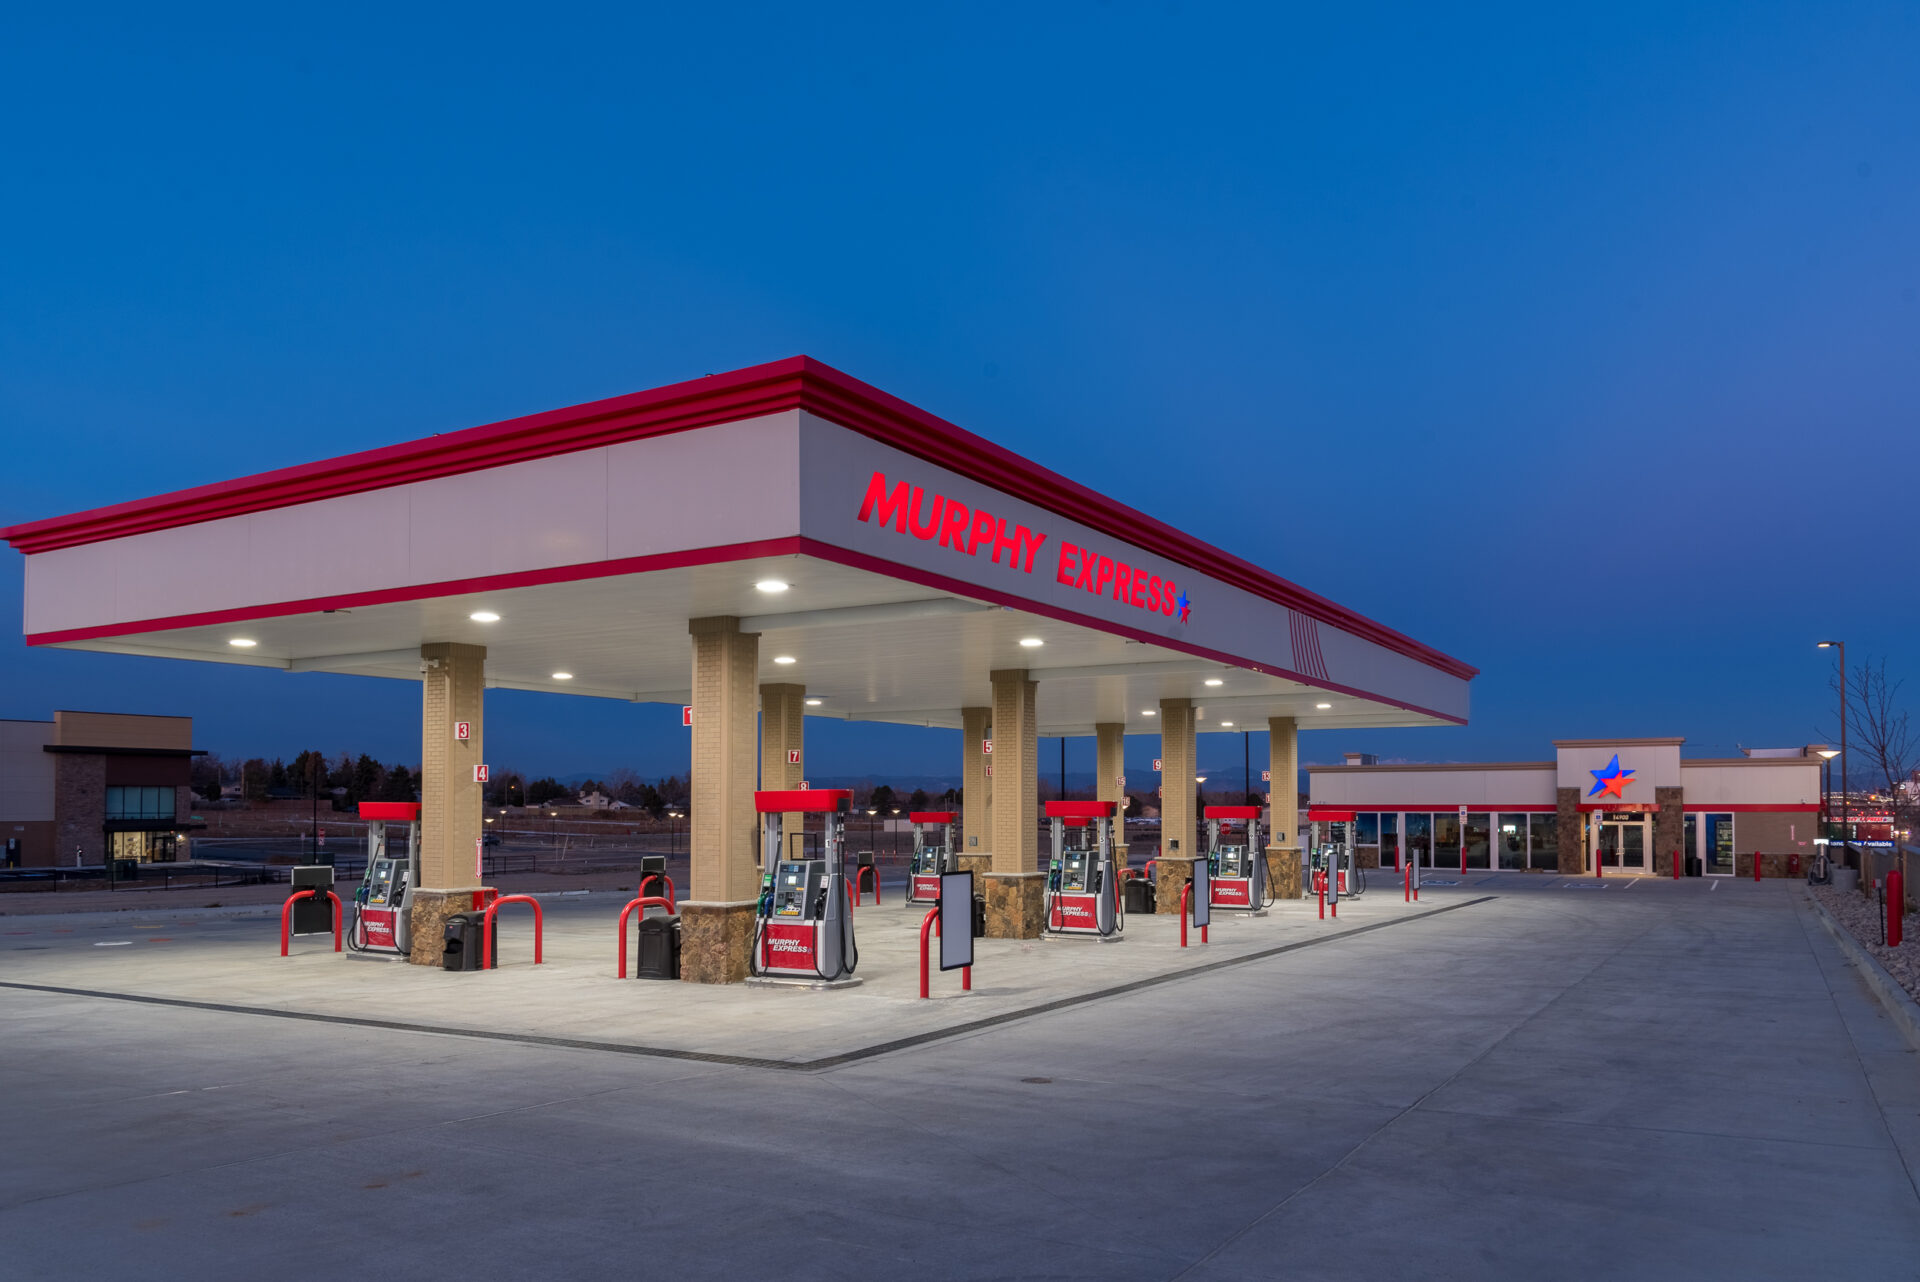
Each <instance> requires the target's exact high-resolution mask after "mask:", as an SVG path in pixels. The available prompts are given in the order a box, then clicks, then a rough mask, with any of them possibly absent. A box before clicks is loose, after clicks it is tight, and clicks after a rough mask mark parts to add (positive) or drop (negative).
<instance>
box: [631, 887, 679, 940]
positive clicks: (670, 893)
mask: <svg viewBox="0 0 1920 1282" xmlns="http://www.w3.org/2000/svg"><path fill="white" fill-rule="evenodd" d="M650 881H664V882H666V883H667V911H668V912H676V911H678V910H677V909H676V908H674V906H673V905H674V901H675V898H676V896H675V894H674V889H673V878H671V877H669V876H667V874H665V873H663V872H650V873H648V874H647V875H646V876H644V877H642V878H641V879H640V884H639V885H638V886H635V887H634V888H633V893H634V894H636V895H644V894H646V893H647V883H648V882H650ZM635 902H638V901H635ZM623 938H624V936H623Z"/></svg>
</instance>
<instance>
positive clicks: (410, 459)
mask: <svg viewBox="0 0 1920 1282" xmlns="http://www.w3.org/2000/svg"><path fill="white" fill-rule="evenodd" d="M790 409H804V410H806V411H808V412H809V413H812V414H816V415H818V416H820V417H821V418H824V419H828V420H830V421H832V422H835V423H838V424H840V425H841V426H843V427H846V428H849V429H851V430H853V431H856V432H859V433H860V434H862V435H863V436H869V437H872V438H873V439H874V440H877V441H881V442H883V443H885V444H887V445H891V446H893V447H894V448H896V449H900V450H904V451H906V452H907V453H909V454H912V455H915V456H916V457H918V458H922V459H925V460H926V461H927V462H929V463H934V464H937V465H939V466H941V467H944V468H948V469H950V470H952V471H955V472H958V473H960V474H961V475H963V476H968V477H971V478H973V479H974V480H977V481H980V482H983V483H984V484H987V485H991V486H994V487H995V488H997V489H1000V490H1002V491H1004V492H1006V493H1008V494H1012V495H1014V496H1016V497H1018V498H1022V499H1025V500H1027V501H1028V502H1031V503H1034V504H1036V505H1038V506H1040V507H1043V508H1045V509H1047V510H1048V511H1051V512H1055V513H1058V514H1059V515H1061V516H1064V517H1067V518H1068V519H1070V520H1074V521H1078V522H1080V523H1081V524H1083V525H1087V526H1089V527H1091V528H1093V529H1096V530H1099V531H1101V532H1102V533H1105V534H1109V535H1111V536H1113V537H1114V538H1117V539H1122V540H1125V541H1127V542H1129V543H1132V544H1135V545H1136V546H1138V547H1141V548H1144V549H1146V550H1147V551H1150V552H1154V553H1157V554H1158V555H1161V556H1164V557H1167V558H1168V559H1170V560H1172V561H1175V562H1177V563H1179V564H1181V565H1185V566H1187V567H1190V568H1192V569H1194V570H1198V571H1200V572H1201V573H1203V574H1207V575H1210V576H1211V577H1213V578H1216V579H1219V580H1220V581H1221V582H1223V583H1227V584H1230V585H1232V586H1234V587H1236V588H1240V589H1242V590H1243V591H1247V592H1251V593H1253V594H1254V595H1255V596H1259V597H1262V598H1264V599H1266V600H1269V601H1273V602H1275V603H1276V604H1279V605H1284V606H1286V607H1287V608H1289V609H1292V610H1297V611H1299V612H1300V613H1302V614H1306V615H1309V616H1311V617H1313V618H1316V619H1319V620H1321V621H1323V622H1325V623H1328V624H1331V625H1332V626H1334V627H1337V628H1341V629H1343V630H1345V631H1347V632H1351V633H1353V634H1354V635H1355V636H1358V637H1360V638H1362V639H1363V640H1366V641H1370V642H1373V643H1374V644H1375V645H1379V646H1383V647H1385V648H1386V649H1389V650H1392V651H1394V652H1395V653H1398V654H1404V655H1406V656H1407V657H1409V658H1412V659H1415V660H1418V661H1419V662H1421V663H1424V664H1426V665H1428V666H1429V667H1433V668H1437V669H1439V670H1440V671H1442V672H1445V673H1447V674H1449V675H1451V676H1455V677H1459V678H1461V679H1462V680H1470V679H1472V678H1473V677H1475V676H1477V675H1479V669H1477V668H1474V667H1473V666H1471V665H1469V664H1467V663H1463V662H1461V661H1460V660H1459V659H1455V658H1453V657H1452V656H1450V655H1447V654H1443V653H1441V652H1440V651H1438V650H1436V649H1434V648H1433V647H1431V646H1428V645H1424V644H1422V643H1421V642H1418V641H1415V640H1414V639H1413V638H1411V637H1409V636H1406V635H1405V634H1403V633H1400V632H1396V631H1394V630H1393V629H1392V628H1389V627H1387V626H1385V625H1384V624H1380V623H1376V622H1374V621H1373V620H1372V619H1369V618H1367V617H1365V616H1364V615H1361V614H1357V613H1355V612H1354V611H1352V610H1349V609H1347V608H1346V607H1344V606H1341V605H1338V604H1336V603H1334V602H1332V601H1330V600H1328V599H1327V598H1325V597H1323V596H1320V595H1319V594H1318V593H1314V592H1309V591H1308V590H1306V589H1305V588H1302V587H1300V586H1299V585H1298V584H1295V583H1291V582H1289V581H1287V580H1286V579H1282V578H1280V577H1279V576H1278V575H1275V574H1270V573H1268V572H1267V571H1265V570H1263V569H1261V568H1260V567H1259V566H1257V565H1254V564H1253V563H1252V562H1250V561H1247V560H1245V559H1243V558H1241V557H1237V556H1234V555H1232V554H1231V553H1228V552H1223V551H1221V550H1220V549H1218V548H1216V547H1213V546H1212V545H1210V544H1207V543H1203V542H1201V541H1200V540H1199V539H1196V538H1194V537H1193V536H1191V535H1188V534H1183V533H1182V532H1180V531H1179V530H1176V529H1174V528H1173V527H1172V526H1170V525H1168V524H1166V523H1165V522H1163V521H1158V520H1155V519H1154V518H1153V517H1150V516H1147V515H1146V514H1145V513H1142V512H1138V511H1136V510H1135V509H1133V508H1130V507H1128V506H1126V505H1125V504H1123V503H1116V502H1114V501H1113V500H1112V499H1109V498H1106V497H1104V496H1102V495H1100V494H1097V493H1095V492H1094V491H1093V490H1090V489H1088V488H1087V487H1086V486H1084V485H1080V484H1078V483H1076V482H1074V481H1070V480H1068V479H1067V478H1065V477H1063V476H1061V475H1059V474H1058V473H1056V472H1052V471H1050V470H1048V469H1047V468H1044V467H1041V466H1039V465H1038V464H1036V463H1032V462H1029V461H1027V460H1026V459H1023V458H1021V457H1020V456H1018V455H1016V454H1014V453H1013V452H1012V451H1010V450H1007V449H1004V448H1003V447H1001V446H998V445H995V444H994V443H993V442H991V441H988V440H985V439H984V438H982V437H979V436H976V435H974V434H973V433H971V432H968V431H964V430H963V429H961V428H959V427H956V426H954V425H953V424H952V423H949V422H947V421H946V420H945V419H941V418H937V417H935V416H934V415H932V414H929V413H927V412H926V411H925V410H922V409H918V408H916V407H915V406H912V405H909V404H908V403H907V402H905V401H903V400H901V399H899V398H898V397H895V396H890V395H888V394H887V393H885V392H883V391H881V390H879V389H878V388H876V387H870V386H868V385H867V384H865V383H862V382H861V381H860V380H859V379H856V378H853V377H851V376H850V375H847V374H843V373H841V372H840V371H839V370H836V369H834V368H832V367H831V366H828V365H823V364H821V363H820V362H819V361H816V360H814V359H812V358H811V357H807V356H794V357H789V358H788V359H786V360H782V361H774V362H772V363H770V364H766V365H755V366H752V367H750V368H747V369H741V370H734V371H732V372H731V373H727V374H716V375H713V376H712V377H709V378H703V379H697V380H694V381H691V382H686V383H675V384H672V385H670V386H667V387H660V388H655V389H653V390H651V391H646V392H636V393H634V394H632V395H629V396H619V397H614V398H612V399H610V400H604V401H592V402H589V403H587V404H585V405H575V406H570V407H568V408H566V409H558V410H549V411H547V412H545V413H541V414H531V415H527V416H525V417H523V418H515V419H508V420H506V421H504V422H500V423H492V424H488V425H486V426H484V427H473V428H468V429H466V430H464V431H459V432H449V433H446V434H444V435H440V436H434V437H429V438H427V439H425V440H418V441H408V442H405V443H403V444H400V445H389V446H384V447H382V448H380V449H376V450H365V451H362V452H361V453H358V454H348V455H344V456H342V457H340V458H334V459H324V460H321V461H319V462H314V463H304V464H301V465H300V466H298V467H288V468H281V469H279V470H278V471H273V472H263V473H260V474H258V475H256V476H248V477H240V478H237V479H235V480H231V481H221V482H218V483H216V484H213V485H202V486H198V487H196V488H193V489H188V490H179V491H176V492H174V493H172V494H162V495H157V496H155V497H152V498H145V499H136V500H134V501H132V502H128V503H118V504H115V505H113V506H111V507H103V508H94V509H92V510H90V511H85V512H75V513H72V514H69V515H66V516H56V517H49V518H46V519H44V520H39V521H28V522H26V523H24V524H21V525H15V526H10V527H8V528H6V529H4V530H0V536H4V537H5V538H6V539H7V541H8V542H10V543H11V544H12V545H13V546H14V547H16V548H18V549H19V550H20V551H22V552H24V553H27V554H28V555H33V554H35V553H39V552H50V551H53V550H55V549H57V548H64V547H74V546H77V545H79V544H85V543H98V542H100V541H102V540H104V539H114V538H122V537H125V536H127V535H132V534H142V533H147V532H150V531H153V530H163V529H171V528H174V527H176V526H182V525H194V524H198V523H199V522H202V521H212V520H217V519H219V518H222V517H229V516H240V515H244V514H245V513H248V512H260V511H266V510H269V509H272V508H281V507H291V506H293V505H295V504H299V503H309V502H313V501H315V500H318V499H325V498H333V497H337V496H339V495H343V494H358V493H363V492H366V491H369V490H380V489H386V488H388V487H390V486H395V485H406V484H410V483H413V482H416V481H425V480H431V479H433V478H435V477H441V476H452V475H456V474H459V473H463V472H475V471H480V470H482V469H484V468H490V467H501V466H504V465H506V464H509V463H520V462H525V461H527V460H529V459H537V458H548V457H551V456H553V455H556V454H569V453H573V452H575V451H578V450H585V449H592V448H595V447H597V446H603V445H612V444H616V443H619V442H622V441H634V440H641V439H644V438H647V437H651V436H664V435H667V434H669V433H672V432H684V431H687V430H690V429H692V428H698V427H707V426H711V425H713V424H716V423H730V422H736V421H738V420H740V419H745V418H754V417H757V416H760V415H765V414H776V413H780V412H782V411H785V410H790Z"/></svg>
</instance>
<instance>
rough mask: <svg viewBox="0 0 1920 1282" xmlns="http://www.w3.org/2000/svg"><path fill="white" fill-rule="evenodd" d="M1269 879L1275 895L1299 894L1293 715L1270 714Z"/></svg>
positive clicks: (1295, 896)
mask: <svg viewBox="0 0 1920 1282" xmlns="http://www.w3.org/2000/svg"><path fill="white" fill-rule="evenodd" d="M1267 788H1268V792H1269V794H1270V797H1271V800H1270V801H1269V803H1268V805H1269V807H1270V809H1269V810H1268V811H1267V882H1268V884H1269V885H1271V886H1272V887H1273V897H1274V898H1275V899H1298V898H1300V848H1301V847H1302V846H1304V845H1306V842H1305V840H1304V839H1303V838H1302V837H1301V835H1300V732H1299V728H1298V727H1297V726H1296V725H1295V723H1294V720H1293V718H1292V717H1268V718H1267Z"/></svg>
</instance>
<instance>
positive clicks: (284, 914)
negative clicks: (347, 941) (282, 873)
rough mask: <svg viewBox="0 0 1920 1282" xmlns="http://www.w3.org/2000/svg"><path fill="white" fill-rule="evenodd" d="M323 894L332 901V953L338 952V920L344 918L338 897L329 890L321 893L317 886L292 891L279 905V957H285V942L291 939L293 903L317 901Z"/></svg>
mask: <svg viewBox="0 0 1920 1282" xmlns="http://www.w3.org/2000/svg"><path fill="white" fill-rule="evenodd" d="M323 894H324V895H325V896H326V897H327V898H328V899H331V900H332V901H333V951H334V952H336V953H337V952H339V951H340V919H341V918H342V916H344V914H343V913H342V912H341V909H340V896H338V895H336V894H334V893H333V892H332V891H331V890H327V891H323V890H321V889H320V887H318V886H309V887H307V888H306V889H305V890H296V891H294V892H293V893H292V894H291V895H288V896H287V902H286V903H284V904H282V905H280V955H281V956H282V957H285V956H286V955H287V942H288V941H289V940H290V939H291V938H292V935H291V934H290V933H289V932H290V931H291V930H292V929H293V901H294V900H296V899H309V898H311V899H318V898H320V896H321V895H323Z"/></svg>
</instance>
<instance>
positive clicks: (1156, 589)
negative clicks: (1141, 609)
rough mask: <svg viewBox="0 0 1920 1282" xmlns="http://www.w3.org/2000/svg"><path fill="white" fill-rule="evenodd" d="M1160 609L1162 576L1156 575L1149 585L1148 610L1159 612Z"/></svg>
mask: <svg viewBox="0 0 1920 1282" xmlns="http://www.w3.org/2000/svg"><path fill="white" fill-rule="evenodd" d="M1159 608H1160V576H1159V575H1157V574H1156V575H1154V576H1153V578H1152V579H1151V580H1150V581H1149V582H1148V583H1147V609H1149V610H1158V609H1159Z"/></svg>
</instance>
